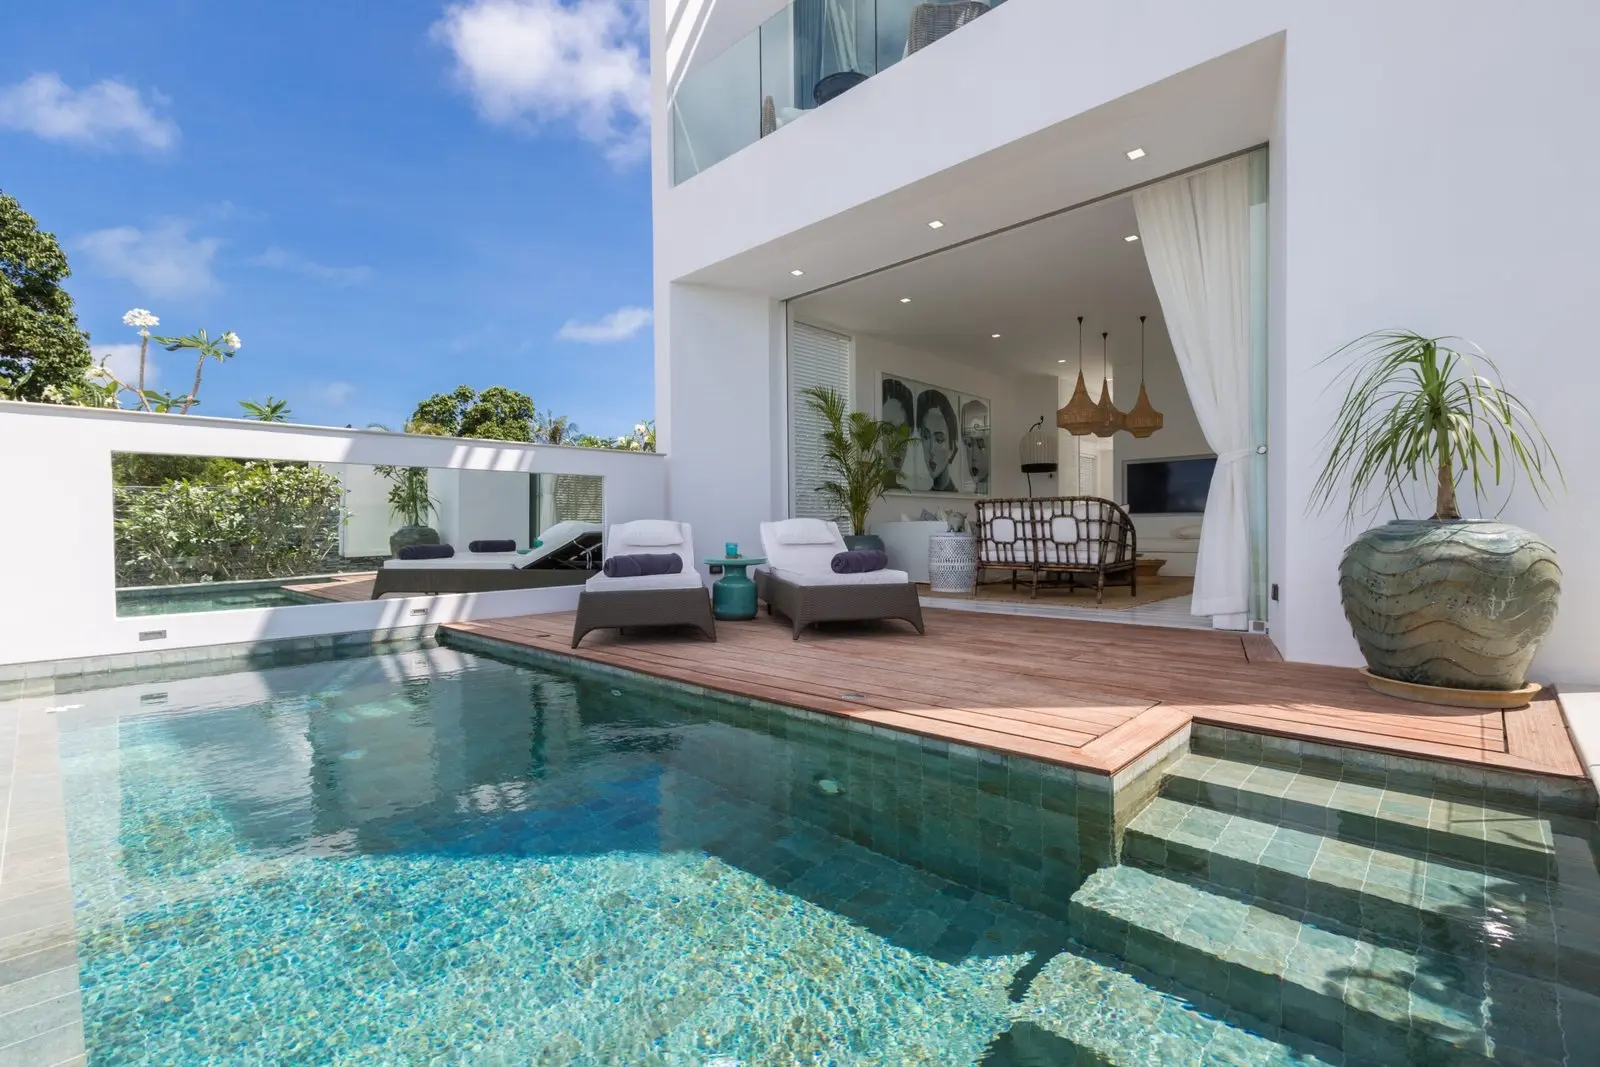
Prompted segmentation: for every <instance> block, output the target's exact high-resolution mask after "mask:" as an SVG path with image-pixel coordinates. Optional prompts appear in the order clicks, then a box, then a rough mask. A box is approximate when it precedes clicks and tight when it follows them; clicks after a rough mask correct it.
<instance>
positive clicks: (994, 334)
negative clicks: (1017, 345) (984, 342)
mask: <svg viewBox="0 0 1600 1067" xmlns="http://www.w3.org/2000/svg"><path fill="white" fill-rule="evenodd" d="M989 336H990V337H993V338H994V339H995V340H996V341H998V340H1000V335H999V334H997V333H991V334H990V335H989Z"/></svg>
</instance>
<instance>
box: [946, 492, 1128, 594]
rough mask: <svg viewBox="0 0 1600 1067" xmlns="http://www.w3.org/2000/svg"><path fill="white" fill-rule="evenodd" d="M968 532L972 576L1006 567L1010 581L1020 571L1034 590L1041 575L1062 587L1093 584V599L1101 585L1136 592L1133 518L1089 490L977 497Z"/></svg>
mask: <svg viewBox="0 0 1600 1067" xmlns="http://www.w3.org/2000/svg"><path fill="white" fill-rule="evenodd" d="M976 505H977V517H976V519H975V522H974V529H973V532H974V535H975V537H976V538H977V545H978V580H979V581H980V582H981V581H983V580H984V572H985V571H987V570H1008V571H1010V572H1011V585H1012V587H1013V588H1015V587H1016V585H1017V579H1018V577H1019V575H1021V574H1024V573H1026V574H1028V575H1029V576H1030V578H1031V580H1032V583H1033V586H1032V590H1031V594H1030V595H1032V596H1038V594H1039V579H1040V578H1041V576H1043V577H1046V578H1050V577H1059V578H1061V579H1064V582H1063V583H1061V584H1064V585H1065V586H1066V587H1067V588H1068V589H1075V588H1077V587H1078V586H1080V585H1082V586H1083V587H1085V588H1093V589H1094V591H1095V600H1096V602H1097V603H1103V602H1104V601H1105V591H1106V587H1107V586H1121V585H1126V586H1127V587H1128V595H1129V596H1137V595H1138V593H1139V576H1138V571H1137V568H1136V566H1135V563H1136V560H1137V558H1138V555H1139V551H1138V547H1139V542H1138V535H1137V534H1136V533H1135V531H1134V528H1133V520H1132V519H1130V518H1129V517H1128V513H1127V512H1126V511H1124V510H1123V509H1122V507H1121V506H1119V505H1117V504H1115V503H1113V502H1111V501H1109V500H1103V499H1101V498H1100V497H1094V496H1058V497H1029V498H1019V499H1009V500H979V501H977V502H976Z"/></svg>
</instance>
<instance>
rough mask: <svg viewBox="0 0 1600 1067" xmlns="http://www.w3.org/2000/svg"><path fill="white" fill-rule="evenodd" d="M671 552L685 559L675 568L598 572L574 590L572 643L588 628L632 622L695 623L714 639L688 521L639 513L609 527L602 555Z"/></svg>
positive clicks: (618, 626) (708, 600) (615, 627)
mask: <svg viewBox="0 0 1600 1067" xmlns="http://www.w3.org/2000/svg"><path fill="white" fill-rule="evenodd" d="M668 552H670V553H673V554H675V555H677V556H678V557H679V558H680V559H682V560H683V569H682V570H681V571H680V572H679V573H677V574H647V575H642V576H639V577H633V578H608V577H607V576H606V575H604V574H597V575H595V576H594V577H592V578H590V579H589V580H588V581H586V582H584V584H583V592H582V593H580V594H579V595H578V617H577V619H576V620H575V621H574V622H573V624H572V647H573V648H577V647H578V642H580V641H582V640H583V638H584V636H585V635H586V634H588V633H589V632H590V631H591V630H621V629H623V628H624V627H636V626H693V627H695V628H696V629H698V630H699V631H700V632H701V633H703V634H705V635H706V636H707V637H709V638H711V640H713V641H715V640H716V639H717V624H716V620H714V619H713V618H712V617H711V593H710V591H709V590H707V589H706V587H705V582H704V581H703V580H702V579H701V577H700V572H699V571H697V570H695V566H694V534H693V532H692V531H691V530H690V529H689V525H688V523H682V522H671V521H668V520H665V519H640V520H638V521H636V522H625V523H621V524H619V525H617V526H613V527H611V530H610V533H609V535H608V536H607V538H606V547H605V558H606V559H610V558H611V557H613V556H625V555H635V554H641V553H647V554H659V553H668Z"/></svg>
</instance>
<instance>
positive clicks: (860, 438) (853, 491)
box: [801, 386, 911, 539]
mask: <svg viewBox="0 0 1600 1067" xmlns="http://www.w3.org/2000/svg"><path fill="white" fill-rule="evenodd" d="M801 395H802V396H803V397H804V398H805V401H806V404H807V406H809V407H810V408H811V410H812V411H814V412H816V413H817V414H818V415H819V416H821V417H822V420H823V421H824V422H825V423H827V428H826V429H825V430H823V432H822V463H823V468H824V473H825V474H826V476H827V478H828V481H826V482H823V483H822V484H821V485H819V486H817V487H816V488H817V491H818V492H820V493H822V494H823V495H824V496H826V497H827V498H828V499H829V500H831V501H832V502H833V503H834V504H835V505H836V506H837V507H838V508H839V510H840V511H841V512H842V513H843V514H844V515H845V516H846V517H847V518H848V519H849V522H850V530H851V532H852V533H853V534H855V535H856V537H857V539H859V538H862V537H865V536H867V512H869V511H871V510H872V505H873V504H875V503H877V502H878V500H880V499H881V498H882V497H883V494H884V493H887V492H888V491H889V490H891V489H899V488H900V487H901V486H900V471H899V469H898V468H897V467H896V466H895V464H894V462H893V460H892V459H891V457H892V456H896V455H901V454H903V453H904V452H905V448H906V444H907V442H908V441H909V439H910V437H911V429H910V427H908V426H899V425H896V424H894V423H891V422H884V421H883V420H882V419H875V418H873V417H872V416H871V415H868V414H866V413H865V412H861V411H851V410H850V405H849V404H848V403H847V402H846V401H845V399H844V397H843V396H841V395H840V394H839V392H838V391H837V390H834V389H829V388H827V387H826V386H813V387H811V388H809V389H806V390H804V391H803V393H802V394H801Z"/></svg>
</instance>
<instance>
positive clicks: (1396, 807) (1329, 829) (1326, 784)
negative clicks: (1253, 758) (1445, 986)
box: [1161, 753, 1555, 878]
mask: <svg viewBox="0 0 1600 1067" xmlns="http://www.w3.org/2000/svg"><path fill="white" fill-rule="evenodd" d="M1161 792H1162V795H1164V796H1167V797H1170V798H1172V799H1174V800H1184V801H1188V802H1189V803H1192V804H1197V805H1201V806H1204V807H1208V808H1214V809H1216V810H1217V811H1225V812H1228V813H1229V814H1233V815H1244V816H1248V817H1250V818H1255V819H1261V820H1263V821H1267V822H1273V823H1279V824H1282V825H1287V826H1296V827H1299V828H1301V829H1304V830H1310V831H1313V832H1316V833H1319V834H1324V835H1326V836H1329V837H1334V838H1337V839H1339V840H1341V841H1348V842H1352V843H1355V844H1362V845H1377V846H1379V847H1382V848H1385V849H1390V850H1405V851H1409V852H1412V853H1414V854H1416V855H1432V856H1435V857H1440V858H1450V859H1457V860H1461V861H1463V862H1466V863H1471V864H1474V865H1479V864H1481V865H1486V866H1488V867H1492V868H1494V869H1495V870H1500V871H1506V872H1508V873H1512V874H1522V875H1528V876H1531V877H1535V878H1548V877H1550V876H1551V875H1553V874H1554V873H1555V839H1554V834H1553V833H1552V830H1551V827H1550V822H1549V820H1548V819H1546V818H1542V817H1540V815H1539V814H1538V813H1537V811H1536V810H1535V809H1534V808H1533V807H1532V806H1531V805H1521V804H1517V803H1515V802H1513V801H1511V800H1508V799H1498V800H1495V801H1493V802H1490V801H1488V800H1487V799H1486V798H1485V797H1484V795H1483V792H1482V790H1478V791H1476V792H1474V791H1473V790H1471V789H1470V788H1468V787H1465V786H1461V787H1454V786H1451V785H1448V784H1441V785H1433V786H1429V785H1428V784H1426V783H1421V782H1413V781H1405V782H1403V783H1400V782H1398V781H1392V780H1390V779H1389V778H1388V777H1387V776H1385V775H1384V774H1383V773H1382V772H1378V771H1362V770H1358V769H1355V768H1343V769H1341V768H1338V767H1336V766H1327V765H1323V764H1312V763H1310V762H1307V763H1306V764H1304V765H1302V766H1300V767H1293V766H1279V765H1274V764H1271V763H1255V762H1249V761H1244V760H1234V759H1228V758H1225V757H1220V756H1211V755H1203V754H1200V753H1190V754H1189V755H1187V756H1185V757H1183V759H1181V760H1179V761H1178V762H1177V763H1176V764H1175V765H1174V766H1173V767H1172V768H1171V769H1169V770H1168V772H1167V774H1166V776H1165V780H1164V782H1163V784H1162V789H1161Z"/></svg>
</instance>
